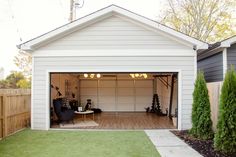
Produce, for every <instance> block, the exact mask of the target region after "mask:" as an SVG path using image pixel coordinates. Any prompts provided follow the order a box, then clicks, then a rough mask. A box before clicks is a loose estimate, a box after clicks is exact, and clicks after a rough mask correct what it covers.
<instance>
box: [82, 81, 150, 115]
mask: <svg viewBox="0 0 236 157" xmlns="http://www.w3.org/2000/svg"><path fill="white" fill-rule="evenodd" d="M80 93H81V101H82V103H83V104H85V103H86V100H87V99H92V103H93V105H94V106H95V107H97V108H101V109H102V110H103V111H120V112H134V111H145V107H147V106H149V105H150V104H151V102H152V96H153V81H152V80H133V79H119V78H116V77H115V78H109V79H105V80H103V79H100V80H81V81H80Z"/></svg>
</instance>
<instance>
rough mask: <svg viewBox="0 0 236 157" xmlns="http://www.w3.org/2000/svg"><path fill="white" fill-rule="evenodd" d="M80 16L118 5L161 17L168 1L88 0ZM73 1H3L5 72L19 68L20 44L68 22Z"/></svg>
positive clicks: (0, 23) (0, 28) (1, 59)
mask: <svg viewBox="0 0 236 157" xmlns="http://www.w3.org/2000/svg"><path fill="white" fill-rule="evenodd" d="M84 1H85V3H84V6H83V8H80V9H77V18H78V17H81V16H84V15H86V14H89V13H91V12H93V11H96V10H98V9H101V8H103V7H106V6H108V5H111V4H116V5H119V6H121V7H124V8H126V9H129V10H131V11H134V12H136V13H139V14H141V15H143V16H146V17H149V18H151V19H157V17H158V14H159V13H160V10H161V7H162V6H164V5H165V1H166V0H84ZM69 2H70V0H0V67H4V69H5V75H7V74H9V72H10V71H11V70H16V67H15V65H14V62H13V58H14V56H15V55H16V54H17V52H18V50H17V48H16V45H17V44H19V43H21V42H20V38H21V39H22V40H23V41H27V40H29V39H31V38H33V37H35V36H38V35H40V34H42V33H45V32H47V31H49V30H51V29H54V28H56V27H58V26H60V25H63V24H65V23H67V22H68V17H69Z"/></svg>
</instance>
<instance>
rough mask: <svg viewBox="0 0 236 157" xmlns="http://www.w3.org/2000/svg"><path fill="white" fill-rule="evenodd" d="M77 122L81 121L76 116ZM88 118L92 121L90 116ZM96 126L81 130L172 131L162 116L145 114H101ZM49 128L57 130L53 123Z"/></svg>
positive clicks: (171, 126)
mask: <svg viewBox="0 0 236 157" xmlns="http://www.w3.org/2000/svg"><path fill="white" fill-rule="evenodd" d="M76 118H77V120H76V121H78V120H81V121H82V120H83V119H82V118H81V116H79V115H77V117H76ZM88 118H91V119H92V116H91V117H89V116H88ZM95 122H96V123H98V124H99V125H98V126H93V127H82V129H174V128H175V127H174V126H173V123H172V121H171V120H170V119H169V118H168V117H166V116H164V117H160V116H157V115H155V114H153V113H146V112H103V113H101V114H95ZM51 128H59V125H57V124H56V123H54V124H53V125H52V127H51Z"/></svg>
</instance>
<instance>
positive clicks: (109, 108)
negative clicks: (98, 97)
mask: <svg viewBox="0 0 236 157" xmlns="http://www.w3.org/2000/svg"><path fill="white" fill-rule="evenodd" d="M99 108H100V109H101V110H102V111H116V110H115V104H112V103H99Z"/></svg>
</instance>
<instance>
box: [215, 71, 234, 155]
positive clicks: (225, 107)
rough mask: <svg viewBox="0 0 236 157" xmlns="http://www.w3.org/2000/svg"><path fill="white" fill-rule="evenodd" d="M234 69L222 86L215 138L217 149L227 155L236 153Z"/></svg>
mask: <svg viewBox="0 0 236 157" xmlns="http://www.w3.org/2000/svg"><path fill="white" fill-rule="evenodd" d="M233 69H234V68H233V67H231V70H229V71H228V72H227V73H226V76H225V80H224V83H223V86H222V90H221V95H220V108H219V119H218V123H217V129H216V134H215V138H214V145H215V148H216V149H217V150H219V151H222V152H225V153H236V72H235V71H234V70H233Z"/></svg>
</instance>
